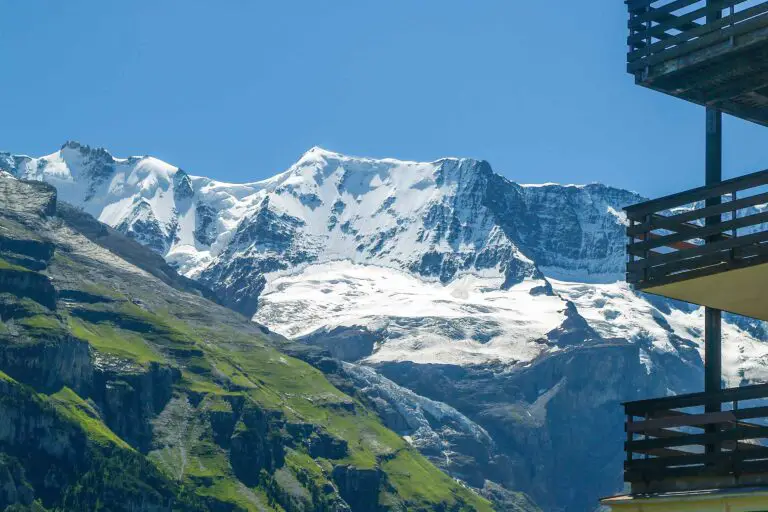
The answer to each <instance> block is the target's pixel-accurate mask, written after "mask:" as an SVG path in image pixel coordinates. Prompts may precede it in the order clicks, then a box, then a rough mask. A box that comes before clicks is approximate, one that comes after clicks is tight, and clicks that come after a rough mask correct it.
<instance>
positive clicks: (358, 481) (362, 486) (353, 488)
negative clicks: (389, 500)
mask: <svg viewBox="0 0 768 512" xmlns="http://www.w3.org/2000/svg"><path fill="white" fill-rule="evenodd" d="M381 480H382V475H381V473H380V472H379V470H377V469H358V468H355V467H354V466H336V467H335V468H333V481H334V482H335V483H336V485H337V486H338V487H339V494H341V497H342V498H344V501H346V502H347V503H348V504H349V507H350V508H351V509H352V510H354V511H358V510H359V511H360V512H375V511H376V510H378V509H379V506H378V503H371V502H370V500H367V499H366V498H365V496H366V495H370V494H371V493H376V492H377V489H378V488H379V486H380V485H381Z"/></svg>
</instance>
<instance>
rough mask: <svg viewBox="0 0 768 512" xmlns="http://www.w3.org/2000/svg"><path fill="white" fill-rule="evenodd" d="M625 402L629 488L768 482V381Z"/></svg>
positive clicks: (662, 489) (668, 488)
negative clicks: (715, 391)
mask: <svg viewBox="0 0 768 512" xmlns="http://www.w3.org/2000/svg"><path fill="white" fill-rule="evenodd" d="M624 409H625V412H626V415H627V422H626V427H625V430H626V432H627V441H626V443H625V450H626V456H627V457H626V462H625V463H624V469H625V473H624V476H625V481H626V482H628V483H630V484H631V485H632V494H635V495H636V494H646V493H669V492H678V491H695V490H700V489H727V488H730V487H741V486H764V485H766V484H768V446H766V445H765V443H766V441H767V440H768V385H765V384H760V385H757V386H745V387H741V388H732V389H725V390H723V391H721V392H719V393H710V394H706V393H696V394H691V395H679V396H672V397H666V398H659V399H653V400H643V401H639V402H628V403H626V404H624ZM654 510H655V509H654Z"/></svg>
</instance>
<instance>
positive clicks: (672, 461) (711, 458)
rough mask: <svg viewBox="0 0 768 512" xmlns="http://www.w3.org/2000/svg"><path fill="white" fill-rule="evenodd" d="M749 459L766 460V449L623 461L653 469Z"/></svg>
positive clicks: (767, 459) (767, 458) (637, 467)
mask: <svg viewBox="0 0 768 512" xmlns="http://www.w3.org/2000/svg"><path fill="white" fill-rule="evenodd" d="M749 460H766V461H768V450H766V451H751V450H750V451H736V452H715V453H701V454H699V453H696V454H689V455H680V456H674V457H659V458H655V459H633V460H628V461H625V462H624V468H625V469H627V470H632V469H653V468H668V467H674V466H692V465H699V464H701V465H703V464H723V463H726V464H727V463H738V462H743V461H749Z"/></svg>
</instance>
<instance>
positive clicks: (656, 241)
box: [625, 170, 768, 310]
mask: <svg viewBox="0 0 768 512" xmlns="http://www.w3.org/2000/svg"><path fill="white" fill-rule="evenodd" d="M766 185H768V170H766V171H760V172H757V173H754V174H748V175H745V176H741V177H738V178H734V179H731V180H727V181H723V182H721V183H719V184H717V185H712V186H705V187H700V188H696V189H693V190H689V191H686V192H682V193H679V194H674V195H671V196H667V197H662V198H660V199H656V200H653V201H648V202H645V203H641V204H637V205H634V206H630V207H628V208H626V209H625V211H626V214H627V219H628V221H629V225H628V227H627V235H628V237H629V244H628V245H627V252H628V253H629V263H628V264H627V281H628V282H629V283H631V284H633V285H635V287H637V288H639V289H648V288H653V287H658V286H662V285H667V284H670V283H676V282H679V281H683V280H687V279H693V278H699V277H704V276H709V275H712V274H717V273H720V272H725V271H728V270H734V269H739V268H744V267H748V266H751V265H757V264H761V263H766V262H768V224H766V223H768V206H766V203H768V187H766ZM691 302H696V303H699V304H702V303H703V302H700V301H691ZM704 304H705V305H707V304H706V303H704ZM766 310H768V308H766Z"/></svg>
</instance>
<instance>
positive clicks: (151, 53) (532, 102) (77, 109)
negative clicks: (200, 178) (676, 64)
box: [0, 0, 768, 196]
mask: <svg viewBox="0 0 768 512" xmlns="http://www.w3.org/2000/svg"><path fill="white" fill-rule="evenodd" d="M624 9H625V6H624V3H623V2H620V1H618V0H580V1H578V2H577V1H564V0H563V1H554V2H520V1H518V0H471V1H470V0H461V1H459V0H375V1H374V0H326V1H320V0H305V1H298V0H296V1H291V0H280V1H256V0H222V1H216V2H214V1H210V0H132V1H130V2H104V1H101V0H72V1H66V2H64V1H61V0H48V1H42V0H0V149H4V150H8V151H12V152H17V153H28V154H33V155H40V154H45V153H50V152H52V151H54V150H55V149H56V148H58V147H59V146H60V145H61V144H62V143H63V142H64V141H65V140H67V139H76V140H79V141H81V142H84V143H87V144H90V145H99V146H104V147H107V148H108V149H110V150H111V151H112V152H113V153H114V154H116V155H119V156H127V155H129V154H152V155H154V156H157V157H159V158H162V159H164V160H167V161H169V162H171V163H173V164H176V165H179V166H181V167H183V168H185V169H186V170H187V171H188V172H190V173H193V174H203V175H209V176H212V177H215V178H218V179H223V180H230V181H246V180H255V179H259V178H263V177H267V176H270V175H272V174H274V173H276V172H279V171H281V170H283V169H285V168H286V167H288V166H289V165H290V164H291V163H292V162H293V161H295V160H296V159H297V158H298V157H299V156H300V155H301V154H302V153H303V152H304V151H306V150H307V149H309V148H310V147H311V146H313V145H320V146H323V147H326V148H328V149H332V150H335V151H339V152H344V153H349V154H355V155H366V156H375V157H385V156H392V157H398V158H403V159H413V160H432V159H436V158H438V157H440V156H471V157H475V158H483V159H486V160H489V161H490V162H491V164H492V165H493V167H494V168H495V169H496V170H497V171H498V172H501V173H503V174H504V175H506V176H508V177H509V178H511V179H513V180H515V181H519V182H543V181H555V182H565V183H582V182H592V181H601V182H605V183H609V184H613V185H617V186H621V187H626V188H630V189H633V190H637V191H639V192H641V193H643V194H646V195H650V196H656V195H660V194H664V193H669V192H676V191H679V190H681V189H684V188H689V187H692V186H697V185H699V184H700V183H701V181H702V180H703V171H702V167H703V129H704V128H703V117H704V112H703V109H702V108H700V107H696V106H693V105H689V104H686V103H684V102H682V101H680V100H675V99H672V98H667V97H665V96H662V95H660V94H658V93H653V92H650V91H646V90H644V89H642V88H640V87H636V86H634V85H633V81H632V78H631V76H629V75H627V74H626V73H625V72H624V52H625V45H624V39H625V38H626V34H625V30H626V16H625V12H624ZM725 129H726V142H725V158H726V175H727V176H731V175H738V174H743V173H745V172H750V171H756V170H760V169H762V168H767V167H768V144H766V142H768V129H766V128H762V127H758V126H754V125H750V124H748V123H745V122H742V121H738V120H735V119H728V120H727V121H726V123H725Z"/></svg>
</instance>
